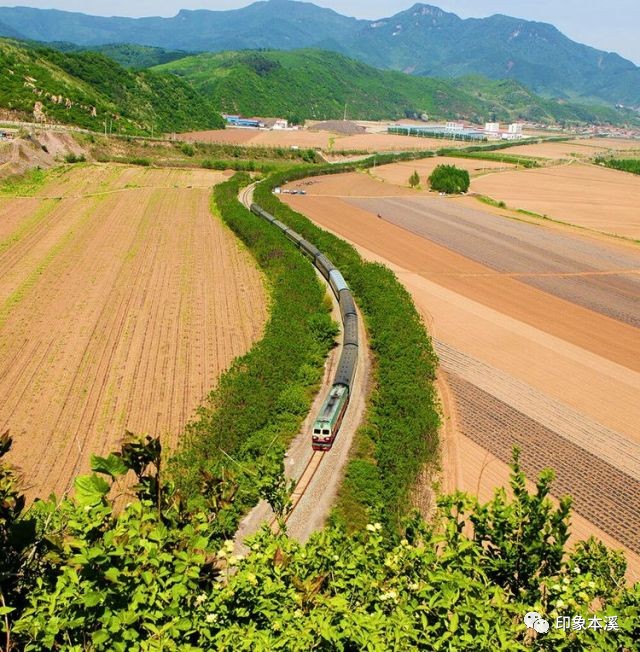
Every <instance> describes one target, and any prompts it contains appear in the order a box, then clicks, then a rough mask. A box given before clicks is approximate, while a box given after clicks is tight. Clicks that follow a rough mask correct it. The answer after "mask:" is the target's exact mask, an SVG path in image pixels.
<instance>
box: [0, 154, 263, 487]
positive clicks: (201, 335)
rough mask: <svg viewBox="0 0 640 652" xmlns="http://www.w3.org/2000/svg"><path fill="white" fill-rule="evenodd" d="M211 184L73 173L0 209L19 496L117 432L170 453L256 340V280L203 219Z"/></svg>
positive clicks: (3, 352)
mask: <svg viewBox="0 0 640 652" xmlns="http://www.w3.org/2000/svg"><path fill="white" fill-rule="evenodd" d="M222 179H223V175H221V174H219V173H214V172H208V171H194V172H190V171H185V170H179V171H175V170H154V169H141V168H127V167H121V166H86V167H77V168H74V169H69V170H68V171H66V172H65V173H63V174H57V173H56V174H53V175H51V180H50V182H49V183H47V184H46V185H44V186H42V187H41V188H39V189H38V190H37V191H36V192H35V197H31V198H11V197H8V198H7V197H5V198H3V199H2V200H0V431H2V430H4V429H6V428H8V429H10V431H11V433H12V435H13V437H14V448H13V451H12V455H11V461H12V462H14V463H15V464H16V465H17V466H18V467H20V468H21V470H22V471H23V474H24V477H25V484H26V485H27V486H28V488H29V491H28V495H29V496H31V497H33V496H36V495H40V496H42V495H46V494H47V493H48V492H50V491H55V492H57V493H58V494H59V493H61V492H64V491H66V490H67V489H68V488H69V482H70V479H72V478H73V477H75V475H76V474H77V473H78V472H80V471H84V470H85V469H86V468H87V464H88V459H89V455H90V454H91V453H97V454H104V453H106V452H108V451H110V450H112V449H114V448H115V446H116V445H117V443H118V441H119V440H120V439H121V437H122V436H123V434H124V432H125V430H131V431H133V432H138V433H145V432H149V433H153V434H159V435H161V436H162V437H163V438H164V441H165V443H166V444H168V445H169V446H175V445H176V443H177V441H178V437H179V435H180V433H181V431H182V429H183V427H184V425H185V423H186V422H187V421H188V420H189V419H190V418H191V416H192V415H193V414H194V411H195V409H196V407H197V406H198V405H199V404H200V403H201V401H202V399H203V398H204V397H205V396H206V394H207V393H208V392H209V391H210V389H211V388H212V387H213V386H214V384H215V383H216V380H217V378H218V377H219V375H220V373H221V372H222V371H223V370H224V369H226V368H227V367H228V366H229V365H230V363H231V362H232V360H233V359H234V358H235V357H236V356H238V355H241V354H242V353H244V352H245V351H246V350H247V349H248V348H249V347H250V346H251V344H252V343H253V342H254V341H255V340H256V339H257V338H259V337H260V335H261V333H262V329H263V326H264V323H265V320H266V314H267V312H266V296H265V290H264V287H263V284H262V279H261V276H260V274H259V272H258V271H257V269H256V268H255V266H254V264H253V262H252V260H251V259H250V257H249V256H248V254H247V253H246V252H245V251H244V250H242V249H241V247H240V246H239V244H238V243H237V241H236V240H235V239H234V237H233V236H232V234H231V233H230V232H229V231H228V230H227V229H226V228H224V227H223V226H222V224H221V223H220V222H219V221H217V220H216V219H215V218H213V217H212V216H211V214H210V210H209V200H210V193H211V188H212V187H213V186H214V185H215V184H216V183H218V182H220V181H221V180H222Z"/></svg>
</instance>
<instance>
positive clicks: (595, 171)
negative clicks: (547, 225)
mask: <svg viewBox="0 0 640 652" xmlns="http://www.w3.org/2000/svg"><path fill="white" fill-rule="evenodd" d="M471 190H472V191H475V192H477V193H480V194H482V195H488V196H489V197H492V198H493V199H496V200H502V201H504V202H506V204H507V205H508V206H509V207H511V208H519V209H524V210H528V211H532V212H535V213H538V214H540V215H547V216H548V217H550V218H552V219H556V220H560V221H563V222H568V223H570V224H576V225H578V226H583V227H586V228H589V229H594V230H597V231H601V232H603V233H612V234H616V235H620V236H625V237H628V238H633V239H640V211H639V210H638V206H640V177H638V176H635V175H631V174H626V173H624V172H619V171H617V170H610V169H607V168H604V167H599V166H595V165H582V164H577V163H574V164H571V165H563V166H558V167H551V168H541V169H532V170H517V171H510V172H503V173H500V174H493V175H487V176H485V177H479V178H477V179H474V180H473V182H472V184H471Z"/></svg>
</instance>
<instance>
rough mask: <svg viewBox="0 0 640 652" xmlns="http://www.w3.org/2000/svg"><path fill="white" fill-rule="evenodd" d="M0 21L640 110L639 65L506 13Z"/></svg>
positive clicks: (18, 15) (19, 11) (98, 39)
mask: <svg viewBox="0 0 640 652" xmlns="http://www.w3.org/2000/svg"><path fill="white" fill-rule="evenodd" d="M0 21H1V23H3V24H4V25H5V28H6V29H11V30H14V31H15V32H17V33H18V34H22V35H23V37H24V38H29V39H35V40H39V41H70V42H73V43H77V44H80V45H83V46H92V47H93V46H97V45H104V44H110V43H134V44H138V45H147V46H155V47H161V48H167V49H170V50H184V51H189V52H194V51H211V52H219V51H225V50H240V49H258V48H264V49H284V50H294V49H299V48H309V47H313V48H322V49H325V50H332V51H337V52H341V53H343V54H346V55H348V56H350V57H354V58H356V59H358V60H360V61H363V62H365V63H368V64H370V65H373V66H376V67H378V68H385V69H395V70H401V71H405V72H408V73H411V74H415V75H426V76H435V77H441V78H452V77H459V76H465V75H482V76H484V77H489V78H491V79H504V78H508V79H513V80H515V81H518V82H520V83H522V84H524V85H525V86H527V87H528V88H529V89H531V90H532V91H534V92H535V93H539V94H542V95H544V96H546V97H556V98H562V99H564V100H571V101H580V102H591V101H593V100H597V101H599V102H601V103H608V104H622V105H625V106H630V107H637V108H639V107H640V68H639V67H638V66H636V65H634V64H633V63H632V62H631V61H628V60H626V59H623V58H622V57H620V56H619V55H617V54H615V53H608V52H603V51H601V50H597V49H595V48H591V47H588V46H586V45H582V44H579V43H576V42H574V41H572V40H570V39H569V38H567V37H566V36H564V35H563V34H562V33H561V32H559V31H558V30H557V29H556V28H555V27H553V26H552V25H548V24H546V23H538V22H532V21H526V20H521V19H518V18H511V17H509V16H502V15H496V16H491V17H489V18H482V19H476V18H470V19H466V20H463V19H461V18H459V17H458V16H456V15H455V14H452V13H447V12H445V11H442V10H441V9H438V8H437V7H433V6H430V5H426V4H416V5H414V6H413V7H411V8H410V9H407V10H406V11H402V12H400V13H398V14H396V15H394V16H391V17H389V18H383V19H380V20H376V21H369V20H356V19H355V18H349V17H347V16H342V15H340V14H338V13H336V12H334V11H332V10H330V9H324V8H320V7H317V6H316V5H313V4H311V3H308V2H294V1H292V0H269V1H266V2H265V1H260V2H254V3H253V4H250V5H249V6H247V7H243V8H241V9H234V10H231V11H206V10H198V11H187V10H183V11H180V12H179V13H178V15H177V16H174V17H172V18H158V17H156V18H137V19H136V18H117V17H113V18H106V17H100V16H89V15H86V14H81V13H71V12H62V11H57V10H38V9H31V8H27V7H1V8H0ZM1 33H2V30H1V27H0V34H1ZM14 36H15V35H14Z"/></svg>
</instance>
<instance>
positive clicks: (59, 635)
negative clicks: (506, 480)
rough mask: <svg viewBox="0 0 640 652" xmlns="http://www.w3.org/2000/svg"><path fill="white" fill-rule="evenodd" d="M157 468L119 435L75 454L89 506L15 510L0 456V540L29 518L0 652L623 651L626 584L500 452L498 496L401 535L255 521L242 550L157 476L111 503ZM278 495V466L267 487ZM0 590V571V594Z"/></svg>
mask: <svg viewBox="0 0 640 652" xmlns="http://www.w3.org/2000/svg"><path fill="white" fill-rule="evenodd" d="M127 447H128V452H127ZM7 448H8V443H7V441H6V440H4V443H3V449H2V450H3V451H4V452H6V449H7ZM117 460H120V462H118V461H117ZM160 460H161V451H160V449H159V446H158V445H157V441H156V440H153V439H149V438H148V439H146V440H144V441H143V440H136V439H128V440H127V443H126V445H125V448H123V450H122V451H120V452H119V453H115V454H112V455H109V456H108V457H107V458H104V459H102V458H94V459H93V468H94V472H95V473H101V474H103V471H101V470H100V468H104V469H106V470H107V471H108V472H107V473H106V474H104V475H106V477H107V480H106V483H107V484H110V483H111V488H112V490H111V491H110V492H108V494H104V495H103V497H102V499H101V500H100V501H99V502H95V503H94V502H92V503H91V504H87V503H84V502H83V501H82V500H79V498H78V496H76V497H75V498H64V499H63V500H60V501H56V500H55V499H54V498H52V499H50V500H48V501H37V502H36V503H35V505H34V506H33V507H32V508H31V510H30V511H29V512H27V513H25V512H24V511H23V501H22V499H21V497H20V495H19V493H18V492H17V488H16V484H15V476H12V472H11V471H10V469H9V467H8V466H7V465H6V464H3V465H1V466H0V486H1V487H6V486H9V488H10V493H11V495H15V496H16V497H17V499H18V503H19V504H20V507H19V509H13V511H11V513H10V514H9V516H8V518H7V512H3V518H4V520H2V521H0V523H1V526H0V527H1V528H3V529H0V532H3V531H4V529H5V528H6V527H7V526H8V527H9V528H15V527H16V525H17V524H18V523H20V521H24V520H27V519H29V518H31V519H34V520H35V521H36V522H37V527H36V528H35V529H32V530H31V533H30V543H31V544H32V545H34V546H35V548H34V550H35V553H34V554H32V555H29V557H28V559H27V560H26V562H24V561H23V562H22V567H23V568H25V567H26V568H28V569H29V572H28V573H27V574H26V575H22V576H21V577H20V580H19V584H20V588H21V589H22V591H23V595H24V596H25V597H24V600H23V601H22V602H20V603H18V602H14V603H13V604H11V603H7V602H6V600H4V601H3V606H2V607H0V623H1V624H0V630H2V631H4V633H5V635H6V644H5V646H4V647H5V649H6V650H8V651H11V650H16V651H17V650H24V651H25V652H26V651H30V650H43V649H61V650H74V651H75V650H77V651H78V652H80V650H95V651H96V652H102V651H105V652H106V651H107V650H108V651H116V652H117V651H123V652H124V651H126V652H142V651H152V650H169V651H172V650H173V651H178V650H180V651H183V650H184V651H191V652H197V651H204V650H213V649H215V650H229V651H231V650H234V651H235V650H247V651H249V650H252V651H253V650H291V651H300V652H303V651H304V652H306V650H310V649H326V650H390V649H402V650H523V651H526V650H529V649H540V650H565V651H567V652H568V651H572V650H582V649H599V650H611V651H612V652H613V651H614V650H626V649H628V650H631V649H635V642H637V634H638V624H637V623H638V616H639V615H640V611H639V610H640V584H638V585H636V586H635V587H631V588H627V587H626V586H625V583H624V581H623V576H624V572H625V564H624V561H623V560H622V558H621V556H620V555H619V554H618V553H615V552H612V551H609V550H607V549H606V548H605V547H604V546H603V545H602V544H601V543H600V542H597V541H595V540H593V539H590V540H589V541H586V542H580V543H578V544H577V545H576V547H575V548H574V549H573V550H572V551H569V550H567V549H566V548H565V547H564V542H565V541H566V534H567V532H568V520H569V514H568V506H567V503H566V502H565V503H563V504H561V505H560V507H558V508H554V507H553V505H552V503H551V502H550V500H549V498H548V491H549V476H548V475H547V476H545V477H541V478H540V480H539V482H538V484H537V488H536V490H535V491H534V493H532V494H529V493H528V492H527V491H526V488H525V481H524V476H523V474H522V472H521V470H520V469H519V467H518V464H517V459H516V461H515V463H514V466H513V474H512V478H511V489H512V493H513V499H511V500H507V499H506V498H505V493H504V491H501V492H499V493H498V494H496V497H495V498H494V500H493V501H491V502H490V503H488V504H486V505H481V504H478V502H477V500H476V499H474V498H472V497H470V496H468V495H465V494H461V493H457V494H454V495H452V496H445V497H442V498H441V499H440V501H439V510H438V513H437V514H436V515H435V517H434V519H433V522H432V524H430V525H427V524H426V523H424V522H423V521H422V520H421V519H420V518H419V517H417V516H414V517H412V518H410V519H409V520H406V521H404V523H403V528H402V534H398V533H397V532H396V531H394V530H388V529H386V528H385V527H384V526H383V525H381V524H380V523H375V522H370V523H368V524H366V526H365V527H362V528H361V529H359V530H358V531H357V532H354V533H352V534H347V533H346V531H345V530H344V529H343V528H341V527H337V526H330V527H328V528H327V529H325V530H324V531H322V532H320V533H318V534H315V535H313V536H312V537H311V539H310V541H309V542H308V543H307V544H306V545H301V544H299V543H297V542H295V541H293V540H291V539H289V538H288V537H287V536H286V535H284V534H273V533H272V532H271V531H270V530H269V529H268V528H266V527H265V528H264V529H263V530H262V531H261V532H260V533H259V534H258V535H256V536H255V537H254V538H253V539H252V540H250V541H249V545H250V552H249V554H248V555H247V556H246V558H244V559H243V558H241V557H238V556H236V555H234V554H233V551H234V544H233V542H232V541H226V542H224V543H223V542H222V541H220V540H219V539H217V538H216V536H215V535H213V534H212V532H213V529H214V528H212V525H215V520H216V516H217V514H218V512H217V509H216V506H215V505H214V503H209V504H208V505H207V506H206V508H205V509H203V510H197V511H195V512H193V511H185V509H184V503H182V502H181V501H180V499H179V496H178V494H176V493H175V489H174V487H173V486H172V484H171V483H168V484H167V483H166V482H165V483H161V491H160V495H161V496H162V499H161V501H160V503H155V502H154V501H151V500H147V498H145V497H144V496H141V495H138V496H134V497H133V500H132V501H131V502H129V503H128V504H126V505H124V506H123V507H122V508H121V509H118V510H116V509H114V502H113V500H114V499H110V498H109V497H108V496H109V495H111V496H113V495H114V489H115V488H116V487H117V483H118V480H117V478H122V477H123V471H124V469H125V468H126V469H127V471H128V472H129V473H134V474H136V475H137V476H138V481H139V482H138V486H143V485H144V481H143V480H144V478H145V477H146V478H153V477H155V478H157V477H158V476H157V469H158V468H159V466H160ZM143 467H144V468H143ZM114 476H115V478H114ZM79 480H80V479H79ZM80 484H82V482H80ZM283 488H284V487H283V480H282V473H280V474H279V479H276V480H275V482H274V483H273V485H272V487H271V489H270V491H271V492H272V494H278V495H280V496H282V495H285V494H286V491H283ZM277 500H278V498H273V502H274V503H276V502H277ZM283 509H286V505H283ZM38 541H46V545H45V546H44V547H42V546H41V547H38V545H37V542H38ZM547 547H549V548H550V549H551V558H550V559H549V558H547V557H546V556H545V555H544V554H542V553H543V551H544V550H545V549H546V548H547ZM516 551H518V552H519V553H521V555H518V554H515V552H516ZM36 571H37V572H36ZM514 578H517V581H516V582H515V584H514ZM5 586H6V578H5V577H3V584H2V588H3V593H2V595H3V596H4V595H7V594H6V593H4V588H5ZM531 610H536V611H538V612H540V613H541V614H542V615H543V616H544V617H546V618H548V619H549V620H550V621H551V622H552V623H553V622H554V621H555V619H556V618H562V617H563V616H567V615H569V616H572V615H582V616H583V617H585V618H589V617H591V616H592V615H595V616H597V617H599V618H601V619H603V617H604V616H610V615H616V616H618V623H619V627H620V629H619V630H617V631H610V632H597V631H593V630H588V629H587V630H585V631H581V632H564V631H560V630H556V629H551V630H550V631H549V632H548V633H547V634H545V635H544V637H535V635H533V637H532V634H531V632H528V631H527V630H526V628H525V625H524V623H523V617H524V614H525V613H527V612H528V611H531Z"/></svg>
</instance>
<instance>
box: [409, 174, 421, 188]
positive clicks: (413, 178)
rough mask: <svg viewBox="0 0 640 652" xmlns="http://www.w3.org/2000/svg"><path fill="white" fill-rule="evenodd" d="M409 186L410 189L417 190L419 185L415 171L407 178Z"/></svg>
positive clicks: (418, 178) (418, 176) (418, 177)
mask: <svg viewBox="0 0 640 652" xmlns="http://www.w3.org/2000/svg"><path fill="white" fill-rule="evenodd" d="M409 185H410V186H411V187H412V188H417V187H418V186H419V185H420V175H419V174H418V171H417V170H414V171H413V174H412V175H411V176H410V177H409Z"/></svg>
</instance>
